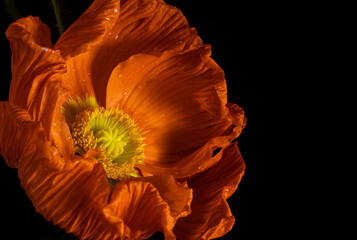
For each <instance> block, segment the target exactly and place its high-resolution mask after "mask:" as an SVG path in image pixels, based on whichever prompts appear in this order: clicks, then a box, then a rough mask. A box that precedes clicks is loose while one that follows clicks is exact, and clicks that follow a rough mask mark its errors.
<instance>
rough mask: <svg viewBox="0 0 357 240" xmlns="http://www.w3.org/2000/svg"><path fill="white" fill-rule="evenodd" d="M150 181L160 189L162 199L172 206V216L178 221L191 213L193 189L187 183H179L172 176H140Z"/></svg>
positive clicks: (141, 179)
mask: <svg viewBox="0 0 357 240" xmlns="http://www.w3.org/2000/svg"><path fill="white" fill-rule="evenodd" d="M138 180H140V181H147V182H150V183H151V184H152V185H154V186H155V188H156V189H157V190H158V191H159V193H160V196H161V197H162V199H163V200H164V201H165V202H167V203H168V204H169V206H170V212H171V216H172V217H173V218H174V219H175V221H177V219H179V218H180V217H185V216H187V215H189V214H190V213H191V202H192V197H193V192H192V189H190V188H189V187H188V185H187V183H179V182H177V181H176V180H175V179H174V178H173V177H172V176H167V175H161V176H151V177H145V178H139V179H138Z"/></svg>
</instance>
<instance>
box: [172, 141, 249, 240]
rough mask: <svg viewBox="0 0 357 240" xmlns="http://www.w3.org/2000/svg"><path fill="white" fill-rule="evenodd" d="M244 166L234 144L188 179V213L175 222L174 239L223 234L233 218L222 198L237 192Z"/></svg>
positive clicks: (212, 236)
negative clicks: (189, 200) (190, 202)
mask: <svg viewBox="0 0 357 240" xmlns="http://www.w3.org/2000/svg"><path fill="white" fill-rule="evenodd" d="M244 170H245V164H244V161H243V159H242V156H241V154H240V152H239V149H238V147H237V145H236V144H232V145H231V146H230V147H228V148H226V149H225V150H224V152H223V157H222V159H221V160H220V161H219V162H217V163H216V165H214V166H212V167H211V168H209V169H207V170H206V171H204V172H202V173H200V174H198V175H196V176H194V177H192V178H191V179H189V180H188V184H189V187H191V188H192V189H193V193H194V196H193V201H192V204H191V208H192V213H191V214H190V215H188V216H187V217H185V218H181V219H179V220H178V222H177V224H176V226H175V229H174V233H175V235H176V237H177V238H178V239H187V240H188V239H192V240H193V239H213V238H217V237H221V236H223V235H224V234H226V233H227V232H228V231H229V230H230V229H231V228H232V227H233V224H234V221H235V219H234V217H233V215H232V213H231V211H230V209H229V206H228V203H227V202H226V199H227V198H228V197H230V196H231V195H232V194H233V193H234V191H235V190H236V189H237V187H238V184H239V182H240V180H241V178H242V176H243V174H244Z"/></svg>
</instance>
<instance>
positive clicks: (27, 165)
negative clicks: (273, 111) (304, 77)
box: [0, 0, 246, 239]
mask: <svg viewBox="0 0 357 240" xmlns="http://www.w3.org/2000/svg"><path fill="white" fill-rule="evenodd" d="M6 36H7V38H8V39H9V41H10V44H11V50H12V82H11V86H10V93H9V101H7V102H0V154H1V155H2V156H3V157H4V158H5V159H6V162H7V164H8V165H9V166H10V167H13V168H17V169H18V176H19V178H20V181H21V185H22V187H23V188H24V189H25V191H26V194H27V196H28V197H29V199H30V200H31V201H32V203H33V206H34V207H35V209H36V211H37V212H39V213H40V214H42V215H43V216H44V217H45V219H46V220H48V221H51V222H53V223H54V224H56V225H58V226H59V227H61V228H63V229H65V230H66V231H67V232H68V233H73V234H74V235H76V236H79V238H80V239H145V238H148V237H150V236H151V235H152V234H153V233H155V232H156V231H161V232H163V233H164V235H165V238H166V239H212V238H216V237H219V236H222V235H224V234H225V233H227V232H228V231H229V230H230V229H231V228H232V226H233V223H234V217H233V216H232V214H231V211H230V208H229V206H228V204H227V202H226V199H227V198H228V197H230V196H231V194H232V193H233V192H234V191H235V189H236V188H237V186H238V184H239V182H240V180H241V177H242V175H243V173H244V168H245V165H244V162H243V159H242V157H241V155H240V152H239V150H238V147H237V145H236V144H235V143H232V141H233V140H234V139H235V138H237V137H238V135H239V134H240V132H241V131H242V129H243V128H244V126H245V121H246V120H245V117H244V113H243V110H242V109H241V108H240V107H238V106H237V105H236V104H232V103H227V89H226V84H225V79H224V73H223V71H222V70H221V69H220V67H219V66H218V65H217V64H216V63H215V62H214V61H213V60H212V59H211V58H210V46H208V45H203V43H202V41H201V39H200V38H199V36H198V35H197V32H196V30H195V29H193V28H190V27H189V25H188V23H187V21H186V19H185V17H184V16H183V15H182V13H181V12H180V11H179V10H178V9H177V8H175V7H172V6H169V5H167V4H165V3H164V2H163V1H162V0H127V1H119V0H111V1H110V0H96V1H94V2H93V4H92V5H91V6H90V7H89V8H88V9H87V10H86V11H85V12H84V13H83V15H82V16H81V17H80V18H79V19H78V20H77V21H76V22H75V23H73V24H72V25H71V26H70V27H69V28H68V30H67V31H66V32H65V33H64V34H63V35H62V36H61V37H60V38H59V40H58V41H57V43H56V44H55V46H53V45H52V43H51V41H50V31H49V28H48V27H47V26H46V25H44V24H43V23H41V21H40V20H39V19H38V18H36V17H32V16H29V17H26V18H22V19H19V20H18V21H16V22H14V23H13V24H11V25H10V27H9V28H8V30H7V32H6ZM214 150H216V151H218V150H220V151H218V153H216V151H215V154H213V153H214Z"/></svg>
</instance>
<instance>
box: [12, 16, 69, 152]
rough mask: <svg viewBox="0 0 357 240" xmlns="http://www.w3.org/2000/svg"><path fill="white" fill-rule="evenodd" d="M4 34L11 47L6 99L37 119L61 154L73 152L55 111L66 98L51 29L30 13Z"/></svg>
mask: <svg viewBox="0 0 357 240" xmlns="http://www.w3.org/2000/svg"><path fill="white" fill-rule="evenodd" d="M6 36H7V38H8V39H9V41H10V44H11V50H12V80H11V86H10V94H9V102H10V103H12V104H15V105H17V106H19V107H21V108H23V109H26V110H27V112H28V113H29V114H30V116H31V118H32V119H33V120H34V121H40V122H41V123H42V125H43V127H44V129H45V130H46V132H47V137H48V138H49V139H50V140H51V142H52V143H54V144H55V145H56V146H57V147H58V148H59V150H60V152H61V154H62V155H68V153H71V152H73V151H72V149H73V146H72V145H73V144H71V143H70V141H68V138H69V137H70V132H69V130H68V128H67V127H66V125H63V124H61V123H62V121H59V120H58V118H61V116H60V115H59V114H58V112H59V111H57V112H56V111H55V110H56V109H59V106H61V105H62V104H63V101H64V100H65V99H67V98H68V95H67V94H68V93H67V91H66V90H64V89H63V87H62V85H61V83H60V82H59V79H60V76H61V74H63V73H65V71H66V68H65V66H64V60H63V59H62V57H61V55H60V53H59V51H54V50H53V49H52V43H51V40H50V30H49V29H48V27H47V26H46V25H45V24H43V23H41V21H40V20H39V19H38V18H34V17H32V16H29V17H26V18H21V19H19V20H18V21H16V22H14V23H13V24H11V25H10V26H9V28H8V30H7V32H6ZM54 127H56V128H54ZM63 139H65V141H63Z"/></svg>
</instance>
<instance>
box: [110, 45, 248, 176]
mask: <svg viewBox="0 0 357 240" xmlns="http://www.w3.org/2000/svg"><path fill="white" fill-rule="evenodd" d="M210 53H211V52H210V47H209V46H203V47H201V48H198V49H194V50H189V51H186V52H182V53H180V54H178V53H177V52H172V51H167V52H165V53H164V54H163V55H162V56H160V57H158V56H153V55H147V54H138V55H135V56H133V57H131V58H129V59H128V60H127V61H125V62H122V63H121V64H119V65H118V66H117V67H116V68H115V69H114V71H113V72H112V75H111V77H110V79H109V81H108V85H107V108H110V107H116V106H119V107H120V108H121V109H123V110H124V112H126V113H127V114H129V115H130V116H131V117H132V118H133V120H134V121H135V122H136V123H137V124H138V125H139V126H140V127H141V128H142V129H143V130H144V131H147V133H146V134H145V139H146V140H145V143H146V144H147V146H146V147H145V155H146V160H145V162H144V165H142V166H140V169H141V170H144V171H145V172H149V173H151V174H170V175H174V176H175V177H187V176H190V175H193V174H195V173H197V172H200V171H202V170H204V169H205V168H208V167H210V166H211V165H213V164H214V163H215V162H216V161H217V160H218V159H219V158H218V157H212V155H213V150H215V149H216V148H219V147H226V146H228V145H229V144H230V142H231V141H232V140H234V139H235V138H236V137H237V136H238V135H239V133H240V131H241V129H242V128H243V127H244V123H245V121H244V113H243V111H238V110H237V111H234V112H232V113H234V114H233V115H232V113H231V109H232V108H231V107H230V108H228V107H227V106H226V105H227V89H226V84H225V79H224V73H223V71H222V70H221V69H220V68H219V66H218V65H217V64H216V63H215V62H214V61H213V60H212V59H211V58H210ZM229 106H231V105H229ZM235 106H236V105H235ZM237 107H238V106H237ZM238 108H239V107H238ZM239 119H240V120H239Z"/></svg>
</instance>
